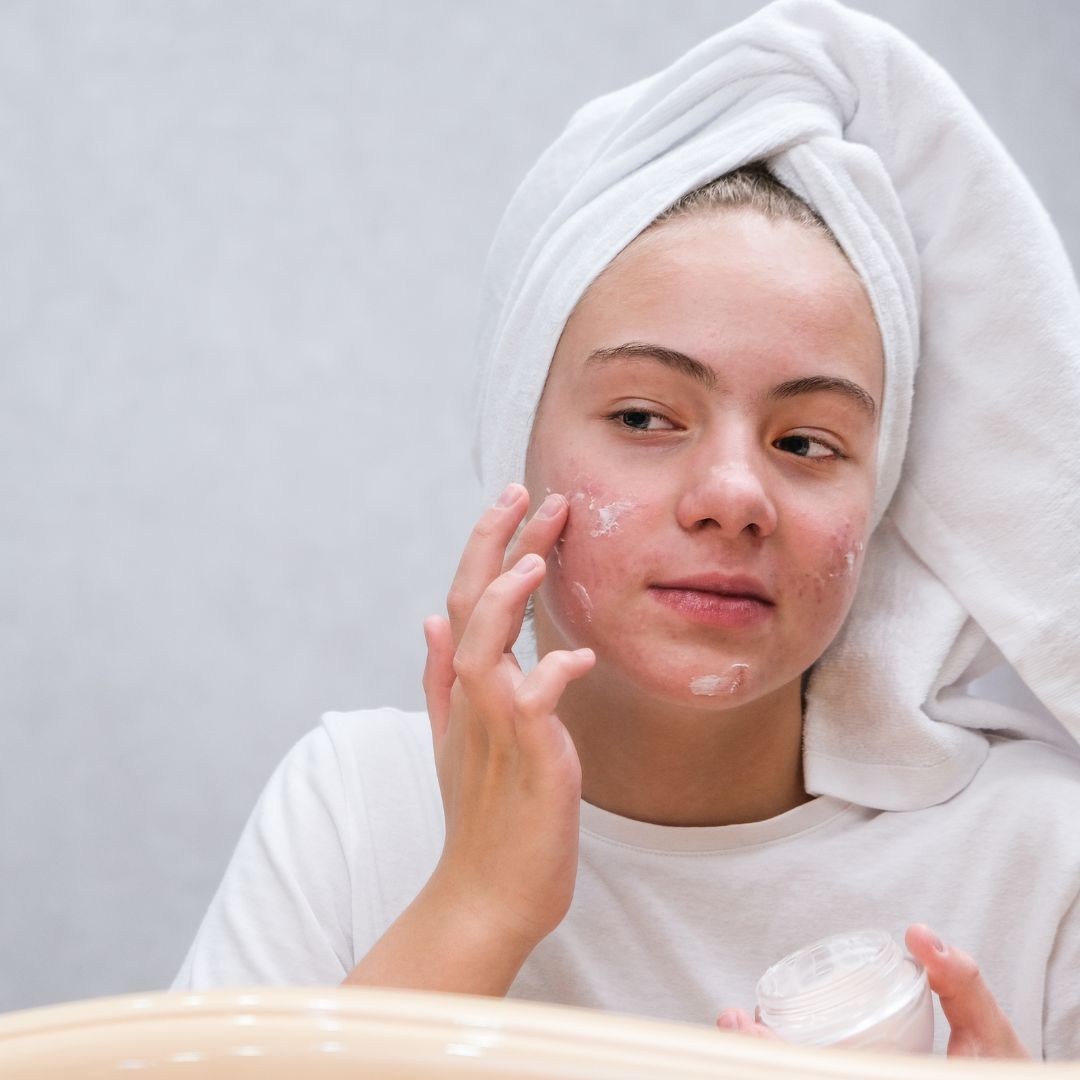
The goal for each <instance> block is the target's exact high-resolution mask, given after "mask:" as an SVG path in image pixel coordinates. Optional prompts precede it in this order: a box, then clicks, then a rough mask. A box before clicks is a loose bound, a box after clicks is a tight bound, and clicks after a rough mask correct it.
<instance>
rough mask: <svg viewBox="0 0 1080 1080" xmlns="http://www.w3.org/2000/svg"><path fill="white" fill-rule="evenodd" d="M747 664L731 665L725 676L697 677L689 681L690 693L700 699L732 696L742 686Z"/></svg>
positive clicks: (747, 668)
mask: <svg viewBox="0 0 1080 1080" xmlns="http://www.w3.org/2000/svg"><path fill="white" fill-rule="evenodd" d="M749 670H750V665H749V664H732V665H731V667H730V668H729V669H728V671H727V674H725V675H697V676H695V677H694V678H693V679H691V680H690V693H691V694H697V695H699V696H700V697H716V696H717V694H734V693H735V691H736V690H738V689H739V687H740V686H742V684H743V682H744V681H745V679H746V675H747V672H749Z"/></svg>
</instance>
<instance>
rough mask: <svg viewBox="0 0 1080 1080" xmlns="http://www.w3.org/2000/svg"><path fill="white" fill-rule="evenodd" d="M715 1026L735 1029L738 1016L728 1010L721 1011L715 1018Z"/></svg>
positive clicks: (727, 1029)
mask: <svg viewBox="0 0 1080 1080" xmlns="http://www.w3.org/2000/svg"><path fill="white" fill-rule="evenodd" d="M716 1026H717V1027H722V1028H723V1029H724V1030H725V1031H737V1030H738V1028H739V1020H738V1018H737V1017H736V1016H735V1015H734V1014H732V1013H729V1012H722V1013H721V1014H720V1015H719V1016H718V1017H717V1018H716Z"/></svg>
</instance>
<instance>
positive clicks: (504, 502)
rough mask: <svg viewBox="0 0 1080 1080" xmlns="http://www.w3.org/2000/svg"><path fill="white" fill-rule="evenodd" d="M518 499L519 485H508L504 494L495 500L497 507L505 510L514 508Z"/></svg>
mask: <svg viewBox="0 0 1080 1080" xmlns="http://www.w3.org/2000/svg"><path fill="white" fill-rule="evenodd" d="M517 497H518V491H517V484H508V485H507V486H506V488H505V489H504V490H503V493H502V494H501V495H500V496H499V497H498V499H496V500H495V505H496V506H501V507H503V508H505V507H507V506H513V505H514V503H516V502H517Z"/></svg>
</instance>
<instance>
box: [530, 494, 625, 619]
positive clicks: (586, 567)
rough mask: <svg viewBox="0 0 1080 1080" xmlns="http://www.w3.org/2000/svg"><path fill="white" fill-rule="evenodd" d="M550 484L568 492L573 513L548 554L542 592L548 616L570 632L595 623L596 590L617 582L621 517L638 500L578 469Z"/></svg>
mask: <svg viewBox="0 0 1080 1080" xmlns="http://www.w3.org/2000/svg"><path fill="white" fill-rule="evenodd" d="M571 475H574V474H573V473H571ZM548 490H556V491H559V490H562V491H563V492H564V493H565V495H566V501H567V503H568V505H569V513H568V515H567V520H566V526H565V528H564V529H563V533H562V536H560V537H559V539H558V541H557V542H556V544H555V546H554V548H553V549H552V552H551V555H550V556H549V559H548V576H547V579H546V580H545V582H544V585H543V587H542V592H543V595H544V599H545V605H546V607H547V610H548V612H549V614H550V616H551V617H552V619H553V620H554V621H555V623H556V625H558V626H559V628H560V629H561V630H562V632H563V634H564V636H566V637H568V638H570V637H575V636H576V635H577V634H580V633H582V632H583V631H584V630H585V629H586V628H587V627H588V626H589V624H590V623H592V620H593V595H594V594H595V592H596V590H597V589H600V591H601V592H603V591H604V589H605V583H606V582H608V581H609V580H614V581H615V584H616V585H617V584H618V582H617V578H618V574H617V572H616V571H615V567H616V566H617V565H618V564H617V561H616V560H614V559H613V558H612V556H613V555H614V552H613V551H612V547H613V546H614V547H618V540H619V539H620V537H619V535H618V534H619V533H620V530H621V528H622V525H623V521H624V519H625V518H626V515H628V514H631V513H632V512H633V510H634V509H635V506H636V504H635V502H634V500H633V499H630V498H626V497H620V496H618V495H616V494H615V493H613V492H611V491H608V490H607V489H605V488H604V487H602V486H601V485H598V484H595V483H593V482H592V481H590V480H587V479H585V478H583V477H582V476H581V475H580V473H579V474H577V475H575V477H574V482H573V483H571V484H568V485H560V486H555V487H554V488H549V489H548Z"/></svg>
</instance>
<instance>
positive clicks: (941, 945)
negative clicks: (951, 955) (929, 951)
mask: <svg viewBox="0 0 1080 1080" xmlns="http://www.w3.org/2000/svg"><path fill="white" fill-rule="evenodd" d="M930 944H931V945H933V946H934V948H935V949H937V951H938V952H939V953H943V952H944V951H945V942H943V941H942V940H941V938H939V937H938V936H937V934H931V935H930Z"/></svg>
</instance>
